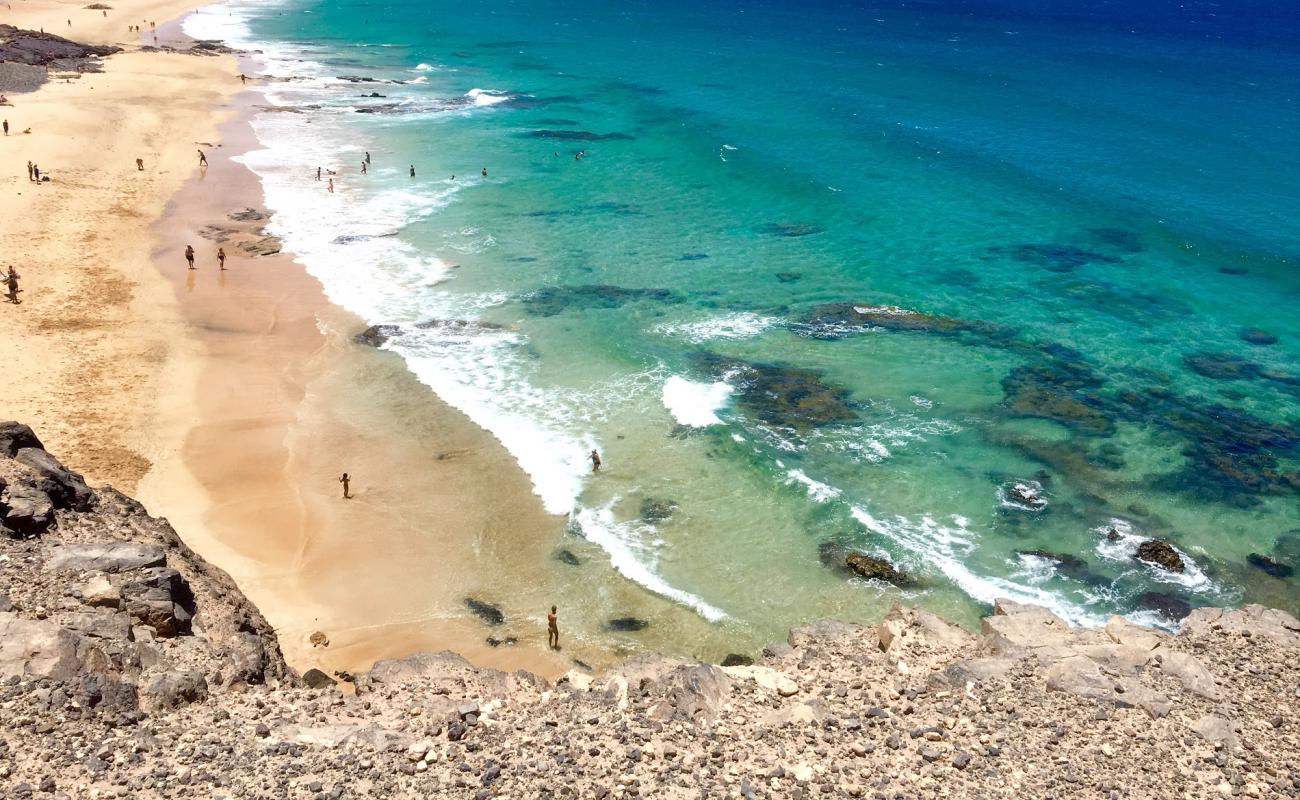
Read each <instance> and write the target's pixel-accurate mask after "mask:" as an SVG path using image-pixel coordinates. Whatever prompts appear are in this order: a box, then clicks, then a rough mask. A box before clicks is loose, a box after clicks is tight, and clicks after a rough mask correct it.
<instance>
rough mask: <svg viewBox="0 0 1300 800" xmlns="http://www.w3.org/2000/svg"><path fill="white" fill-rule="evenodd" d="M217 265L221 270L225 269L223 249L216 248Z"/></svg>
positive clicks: (224, 252)
mask: <svg viewBox="0 0 1300 800" xmlns="http://www.w3.org/2000/svg"><path fill="white" fill-rule="evenodd" d="M217 263H218V264H220V265H221V268H222V269H225V268H226V249H225V248H224V247H218V248H217Z"/></svg>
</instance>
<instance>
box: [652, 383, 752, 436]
mask: <svg viewBox="0 0 1300 800" xmlns="http://www.w3.org/2000/svg"><path fill="white" fill-rule="evenodd" d="M734 391H735V389H733V388H732V387H731V385H730V384H727V383H723V382H722V381H717V382H716V383H697V382H695V381H688V380H686V379H685V378H683V377H681V376H678V375H674V376H672V377H671V378H669V379H668V380H666V381H664V389H663V401H664V408H667V409H668V413H670V414H672V415H673V419H675V420H677V423H678V424H679V425H686V426H688V427H692V428H707V427H708V426H710V425H718V424H720V423H721V422H722V420H721V419H719V418H718V413H717V412H718V409H720V408H722V407H723V406H725V405H726V404H727V398H729V397H731V393H732V392H734Z"/></svg>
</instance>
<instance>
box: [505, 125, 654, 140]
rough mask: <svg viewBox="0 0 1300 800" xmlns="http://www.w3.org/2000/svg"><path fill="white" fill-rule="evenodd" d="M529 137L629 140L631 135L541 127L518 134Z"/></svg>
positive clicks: (631, 137)
mask: <svg viewBox="0 0 1300 800" xmlns="http://www.w3.org/2000/svg"><path fill="white" fill-rule="evenodd" d="M520 135H521V136H524V137H526V138H529V139H555V140H558V141H562V142H616V141H631V140H632V139H633V138H635V137H633V136H629V135H628V134H626V133H618V132H614V133H592V132H591V131H575V130H562V129H556V128H543V129H541V130H535V131H529V132H528V133H524V134H520Z"/></svg>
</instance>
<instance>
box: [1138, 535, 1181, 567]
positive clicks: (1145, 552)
mask: <svg viewBox="0 0 1300 800" xmlns="http://www.w3.org/2000/svg"><path fill="white" fill-rule="evenodd" d="M1134 557H1135V558H1137V559H1138V560H1139V561H1145V562H1146V563H1148V564H1155V565H1156V566H1157V567H1160V568H1161V569H1164V570H1168V571H1169V572H1183V571H1184V570H1185V569H1186V565H1184V564H1183V559H1182V556H1180V555H1178V551H1177V550H1175V549H1174V546H1173V545H1172V544H1170V543H1169V542H1166V541H1165V540H1164V539H1147V540H1146V541H1145V542H1143V543H1142V544H1140V545H1138V548H1137V552H1136V553H1135V554H1134Z"/></svg>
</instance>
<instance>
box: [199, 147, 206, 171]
mask: <svg viewBox="0 0 1300 800" xmlns="http://www.w3.org/2000/svg"><path fill="white" fill-rule="evenodd" d="M207 165H208V157H207V156H205V155H203V151H202V150H200V151H199V166H200V167H206V166H207Z"/></svg>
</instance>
